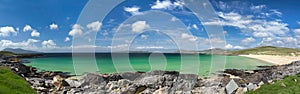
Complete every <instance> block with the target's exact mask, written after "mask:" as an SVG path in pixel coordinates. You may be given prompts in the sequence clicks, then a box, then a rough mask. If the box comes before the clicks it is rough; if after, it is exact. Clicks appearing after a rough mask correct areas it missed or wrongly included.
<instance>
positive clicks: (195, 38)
mask: <svg viewBox="0 0 300 94" xmlns="http://www.w3.org/2000/svg"><path fill="white" fill-rule="evenodd" d="M181 38H182V39H187V40H189V41H196V40H197V37H195V36H193V35H190V34H187V33H182V34H181Z"/></svg>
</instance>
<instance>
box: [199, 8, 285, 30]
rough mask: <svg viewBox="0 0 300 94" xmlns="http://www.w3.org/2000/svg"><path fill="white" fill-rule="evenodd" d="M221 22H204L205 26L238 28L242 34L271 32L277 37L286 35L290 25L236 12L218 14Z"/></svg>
mask: <svg viewBox="0 0 300 94" xmlns="http://www.w3.org/2000/svg"><path fill="white" fill-rule="evenodd" d="M218 15H219V17H220V18H221V22H219V21H212V22H204V25H225V26H233V27H238V28H240V29H241V30H242V32H256V33H258V32H270V33H272V34H275V35H285V34H286V33H287V32H288V31H289V28H288V24H286V23H283V22H280V21H276V20H272V21H267V20H264V19H256V18H254V16H253V15H240V14H238V13H235V12H229V13H223V12H219V13H218Z"/></svg>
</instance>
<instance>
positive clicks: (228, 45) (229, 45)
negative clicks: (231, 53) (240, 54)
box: [225, 44, 233, 49]
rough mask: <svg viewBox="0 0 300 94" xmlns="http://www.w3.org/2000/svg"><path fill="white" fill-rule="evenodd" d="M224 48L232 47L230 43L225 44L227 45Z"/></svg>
mask: <svg viewBox="0 0 300 94" xmlns="http://www.w3.org/2000/svg"><path fill="white" fill-rule="evenodd" d="M225 48H226V49H232V48H233V46H232V45H231V44H227V45H226V46H225Z"/></svg>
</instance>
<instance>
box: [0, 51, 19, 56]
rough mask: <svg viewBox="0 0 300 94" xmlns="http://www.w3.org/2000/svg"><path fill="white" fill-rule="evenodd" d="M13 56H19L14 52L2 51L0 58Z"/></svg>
mask: <svg viewBox="0 0 300 94" xmlns="http://www.w3.org/2000/svg"><path fill="white" fill-rule="evenodd" d="M13 55H17V54H16V53H13V52H9V51H0V57H1V56H13Z"/></svg>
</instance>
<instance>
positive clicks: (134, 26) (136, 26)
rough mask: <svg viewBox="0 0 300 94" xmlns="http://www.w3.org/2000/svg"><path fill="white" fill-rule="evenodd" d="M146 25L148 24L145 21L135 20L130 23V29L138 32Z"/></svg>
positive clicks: (146, 26)
mask: <svg viewBox="0 0 300 94" xmlns="http://www.w3.org/2000/svg"><path fill="white" fill-rule="evenodd" d="M148 27H150V26H149V25H148V24H147V23H146V21H136V22H134V23H133V24H132V25H131V28H132V31H133V32H136V33H140V32H142V31H143V30H144V29H146V28H148Z"/></svg>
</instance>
